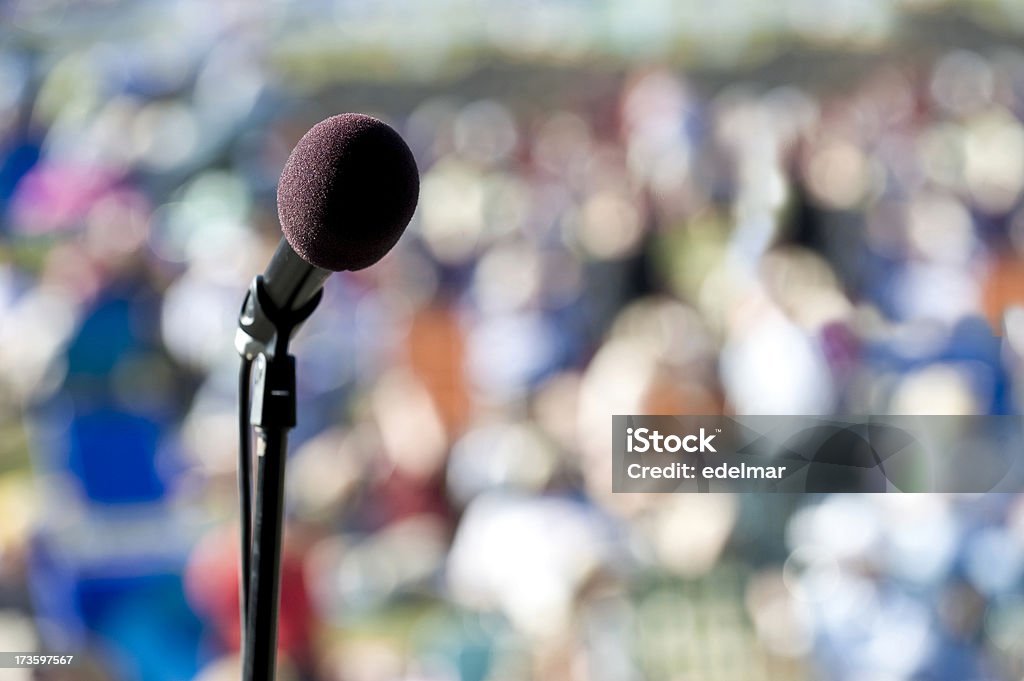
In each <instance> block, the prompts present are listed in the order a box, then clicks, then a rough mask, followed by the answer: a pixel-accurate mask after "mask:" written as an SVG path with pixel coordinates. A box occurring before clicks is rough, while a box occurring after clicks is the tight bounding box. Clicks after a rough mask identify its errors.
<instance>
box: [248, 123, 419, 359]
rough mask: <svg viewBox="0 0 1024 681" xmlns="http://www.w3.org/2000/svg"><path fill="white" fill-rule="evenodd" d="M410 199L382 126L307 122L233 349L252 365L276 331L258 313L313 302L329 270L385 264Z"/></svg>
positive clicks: (412, 187) (414, 194) (407, 179)
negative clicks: (276, 229) (271, 243)
mask: <svg viewBox="0 0 1024 681" xmlns="http://www.w3.org/2000/svg"><path fill="white" fill-rule="evenodd" d="M418 198H419V171H418V170H417V168H416V161H415V159H414V158H413V155H412V152H411V151H410V150H409V147H408V146H407V145H406V143H405V141H404V140H402V138H401V136H400V135H399V134H398V133H397V132H395V131H394V130H393V129H392V128H391V127H390V126H388V125H387V124H386V123H384V122H382V121H379V120H377V119H376V118H373V117H372V116H366V115H363V114H354V113H347V114H340V115H337V116H332V117H331V118H328V119H326V120H323V121H321V122H320V123H317V124H316V125H314V126H313V127H312V128H311V129H310V130H309V132H307V133H306V134H305V135H303V136H302V139H300V140H299V143H298V144H297V145H295V149H293V150H292V153H291V155H290V156H289V157H288V160H287V162H286V163H285V166H284V170H283V171H282V172H281V179H280V180H279V181H278V185H277V214H278V218H279V219H280V221H281V231H282V232H283V233H284V237H283V238H282V239H281V242H280V243H279V244H278V246H277V250H276V251H275V252H274V255H273V257H272V258H271V260H270V264H269V265H268V266H267V269H266V271H265V272H264V273H263V275H262V276H261V277H257V278H256V280H255V281H254V282H253V285H252V287H251V288H250V290H249V293H248V295H247V296H246V298H245V302H244V303H243V304H242V311H241V314H240V315H239V322H238V331H237V332H236V334H235V348H236V349H237V350H238V352H239V353H240V354H242V355H243V356H245V357H250V358H251V357H253V356H255V355H256V354H257V353H258V352H260V351H263V350H266V349H267V348H268V347H269V345H270V344H271V342H272V341H273V339H274V336H275V335H276V332H277V329H276V326H275V324H274V323H273V322H272V321H271V320H270V319H269V318H268V316H267V315H268V314H269V313H270V312H269V311H267V310H263V309H262V308H263V307H264V306H270V307H272V308H273V311H274V312H278V313H282V314H285V315H292V314H297V313H299V312H300V311H301V310H303V309H304V308H305V307H307V306H310V305H315V301H316V300H318V299H319V295H320V292H321V290H322V288H323V285H324V282H325V281H326V280H327V277H329V276H330V274H331V272H340V271H343V270H361V269H363V268H365V267H369V266H370V265H372V264H374V263H375V262H377V261H378V260H380V259H381V258H383V257H384V255H385V254H387V252H388V251H390V250H391V248H392V247H393V246H394V245H395V244H396V243H397V242H398V239H399V237H401V236H402V233H403V232H404V231H405V228H406V226H407V225H408V224H409V220H410V219H412V214H413V212H414V211H415V210H416V202H417V200H418ZM261 298H262V300H261ZM310 311H311V310H310ZM299 316H302V315H299Z"/></svg>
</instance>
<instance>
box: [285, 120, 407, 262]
mask: <svg viewBox="0 0 1024 681" xmlns="http://www.w3.org/2000/svg"><path fill="white" fill-rule="evenodd" d="M419 187H420V180H419V172H418V171H417V169H416V161H415V160H414V159H413V155H412V152H411V151H410V150H409V147H408V146H407V145H406V144H405V141H404V140H402V138H401V136H399V134H398V133H397V132H395V131H394V130H393V129H392V128H391V127H390V126H388V125H387V124H386V123H383V122H382V121H379V120H377V119H376V118H373V117H372V116H365V115H363V114H354V113H347V114H340V115H338V116H332V117H331V118H328V119H327V120H324V121H321V122H320V123H317V124H316V125H314V126H313V127H312V128H311V129H310V130H309V132H307V133H306V134H305V135H303V137H302V139H300V140H299V143H298V144H297V145H296V146H295V149H294V150H293V151H292V153H291V155H290V156H289V157H288V161H287V162H286V163H285V166H284V170H283V171H282V173H281V180H280V182H279V183H278V185H277V214H278V217H279V218H280V220H281V230H282V231H283V232H284V236H285V239H287V240H288V243H289V244H290V245H291V247H292V249H293V250H294V251H295V252H296V253H297V254H298V255H299V256H301V257H302V258H304V259H305V260H306V261H307V262H309V263H310V264H311V265H315V266H316V267H321V268H323V269H326V270H334V271H341V270H359V269H362V268H364V267H369V266H370V265H372V264H374V263H375V262H377V261H378V260H380V259H381V258H382V257H384V255H385V254H386V253H387V252H388V251H389V250H391V247H392V246H394V245H395V243H397V242H398V238H399V237H400V236H402V232H404V231H405V228H406V225H408V224H409V220H410V219H411V218H412V214H413V211H415V210H416V201H417V199H418V198H419Z"/></svg>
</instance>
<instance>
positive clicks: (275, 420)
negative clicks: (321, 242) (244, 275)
mask: <svg viewBox="0 0 1024 681" xmlns="http://www.w3.org/2000/svg"><path fill="white" fill-rule="evenodd" d="M320 298H321V293H320V292H318V293H317V295H316V296H315V297H314V298H313V299H312V300H310V301H309V302H308V303H306V304H305V305H303V306H302V307H301V308H299V309H297V310H282V309H280V308H278V307H276V306H275V305H274V304H273V302H272V301H271V300H270V298H269V296H268V295H267V293H266V291H265V290H264V286H263V278H262V277H256V278H255V279H254V280H253V282H252V285H251V286H250V288H249V292H248V295H247V296H246V299H245V302H244V303H243V305H242V313H241V315H240V317H239V331H238V334H237V335H236V337H235V345H236V347H237V348H238V350H239V353H240V354H241V355H242V377H241V381H240V384H241V390H240V393H239V421H240V425H241V428H240V433H239V434H240V442H239V455H240V456H239V493H240V494H239V497H240V501H241V525H242V532H241V535H242V574H241V578H240V584H239V590H240V606H241V608H240V609H241V621H242V641H241V654H242V680H243V681H273V680H274V674H275V665H276V657H277V620H278V607H279V602H280V582H281V575H280V572H281V532H282V515H283V509H284V472H285V459H286V457H287V454H288V431H289V430H291V429H292V428H293V427H295V423H296V413H295V412H296V409H295V358H294V357H293V356H292V355H290V354H288V342H289V341H290V339H291V334H292V333H293V332H294V331H295V329H296V328H298V326H299V325H300V324H302V322H303V321H305V320H306V318H308V317H309V315H310V314H312V313H313V310H314V309H316V306H317V305H318V304H319V302H320ZM250 381H251V398H252V403H251V405H249V404H245V402H246V401H248V398H249V396H250V390H249V389H248V388H250V385H249V383H250ZM253 428H255V431H256V435H257V447H256V460H257V467H256V493H255V503H254V504H252V506H253V508H252V509H250V494H251V490H252V488H251V484H252V482H251V477H252V476H251V466H252V457H251V452H250V436H251V431H252V429H253Z"/></svg>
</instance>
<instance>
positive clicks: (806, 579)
mask: <svg viewBox="0 0 1024 681" xmlns="http://www.w3.org/2000/svg"><path fill="white" fill-rule="evenodd" d="M58 4H60V3H39V6H40V7H43V6H45V8H44V9H39V10H37V9H34V8H33V7H34V6H32V3H14V5H13V6H12V8H3V9H0V12H7V13H8V16H9V17H10V18H12V23H11V26H10V27H8V28H6V29H4V31H5V34H6V35H8V36H9V37H10V36H14V37H18V38H19V39H18V40H14V39H13V38H12V39H11V40H10V41H8V42H7V43H5V44H4V45H3V46H0V649H2V650H12V651H13V650H24V651H29V650H36V649H40V650H46V651H53V652H57V653H72V652H73V653H75V654H76V655H77V656H78V658H77V659H78V664H76V665H75V666H74V667H73V668H71V669H68V670H61V671H59V672H57V671H54V670H46V671H40V672H36V673H35V675H33V674H31V673H29V672H28V671H27V670H4V672H3V678H4V679H8V678H10V679H13V680H15V681H20V680H22V679H30V678H43V679H48V678H55V679H57V678H59V679H74V680H76V681H77V680H78V679H81V680H83V681H85V680H88V681H93V680H96V681H99V680H100V679H116V680H118V681H121V680H125V681H179V680H181V681H184V680H186V679H193V678H195V679H200V680H202V681H220V680H221V679H232V678H237V677H238V673H239V672H238V668H237V647H238V639H239V627H238V576H237V570H238V565H237V563H238V556H237V552H238V541H237V524H238V518H237V511H236V508H235V504H236V495H237V486H236V478H235V466H236V457H237V449H236V447H237V445H236V437H237V432H236V414H235V409H236V404H235V399H236V391H237V383H236V380H237V379H236V373H237V362H238V357H237V355H236V354H235V352H234V349H233V347H232V340H233V332H234V326H235V323H236V319H237V314H238V308H239V306H240V304H241V300H242V297H243V295H244V292H245V290H246V286H247V284H248V283H249V280H250V279H251V277H252V276H253V275H254V274H256V273H258V272H260V271H262V269H263V267H264V266H265V264H266V262H267V261H268V259H269V255H270V253H271V252H272V251H273V248H274V247H275V246H276V243H277V241H278V239H279V238H280V232H279V229H278V226H277V218H276V207H275V189H276V182H277V177H278V174H279V172H280V169H281V167H282V166H283V164H284V161H285V159H286V158H287V155H288V153H289V152H290V150H291V148H292V146H293V145H294V143H295V142H296V141H297V140H298V139H299V137H300V136H301V135H302V134H303V133H304V132H305V131H306V130H307V129H308V128H309V127H310V126H311V125H312V124H314V123H316V122H317V121H319V120H321V119H322V118H325V117H327V116H329V115H332V114H334V113H338V112H341V111H348V110H355V111H363V112H365V113H370V114H374V115H377V116H379V117H381V118H382V119H384V120H386V121H388V122H389V123H390V124H392V125H393V126H394V127H395V128H396V129H397V130H399V132H401V133H402V135H403V136H404V137H405V139H406V140H407V142H408V143H409V145H410V147H411V148H412V149H413V151H414V154H415V156H416V159H417V163H418V165H419V169H420V173H421V194H420V202H419V208H418V211H417V214H416V216H415V217H414V219H413V222H412V224H411V225H410V227H409V230H408V232H407V233H406V235H405V236H404V237H403V239H402V241H401V242H400V243H399V245H398V246H397V247H396V249H395V250H394V251H393V252H392V253H391V254H390V255H388V256H387V257H386V258H385V259H384V260H383V261H382V262H380V263H379V264H378V265H376V266H374V267H372V268H370V269H368V270H365V271H360V272H355V273H344V274H339V275H336V276H333V277H332V278H331V279H330V280H329V282H328V284H327V286H326V291H325V296H324V301H323V303H322V305H321V306H320V309H319V310H318V311H317V313H316V315H314V316H313V317H312V319H311V320H310V321H309V322H308V323H307V325H306V327H305V328H304V329H303V330H302V332H301V334H300V335H299V337H298V339H297V340H296V342H295V344H294V352H295V354H296V355H297V357H298V376H299V384H300V385H299V425H298V427H297V429H296V430H295V431H294V434H293V438H292V441H291V449H292V451H291V455H290V457H289V461H288V476H287V510H286V516H287V518H286V534H285V545H284V563H283V578H282V580H283V584H282V605H281V610H282V612H281V617H282V620H281V627H280V639H281V640H280V645H281V650H282V654H281V658H282V661H281V665H282V670H281V678H282V679H286V680H292V679H294V680H296V681H393V680H399V679H401V680H404V681H428V680H429V681H504V680H511V679H516V680H519V679H537V680H544V681H547V680H555V679H581V680H582V679H594V680H597V681H602V680H608V681H630V680H636V681H641V680H661V679H665V680H671V681H684V680H692V679H708V680H714V679H723V680H724V679H729V680H740V679H749V680H751V681H754V680H757V681H773V680H786V681H795V680H799V679H821V680H825V681H866V680H868V679H871V680H872V681H890V680H891V681H903V680H907V681H910V680H922V681H923V680H929V681H933V680H934V681H939V680H942V681H947V680H948V681H965V680H977V681H984V680H993V681H994V680H1004V679H1019V678H1021V677H1022V675H1024V591H1022V588H1021V587H1022V580H1024V498H1020V497H1015V496H1011V495H989V496H978V497H971V498H967V497H956V496H940V495H890V496H868V495H862V496H843V495H832V496H821V497H814V498H795V497H790V496H784V495H778V496H771V495H767V496H754V495H727V494H715V495H670V494H663V495H643V494H613V493H612V492H611V480H612V476H611V466H610V452H611V415H613V414H718V413H727V414H810V415H829V414H1016V413H1018V412H1019V411H1020V400H1021V399H1022V397H1024V396H1022V394H1021V391H1022V390H1024V380H1022V379H1024V312H1022V311H1021V309H1018V308H1017V307H1016V305H1017V304H1018V303H1022V302H1024V51H1022V50H1021V49H1019V48H1017V47H1012V46H1011V45H1012V42H1011V41H999V40H996V39H993V41H992V45H991V47H989V48H985V49H957V48H950V49H943V50H934V51H933V52H930V53H927V54H916V53H915V54H909V55H907V54H903V53H900V52H898V51H896V50H893V51H892V52H889V53H885V54H884V58H881V59H879V60H877V62H874V63H872V64H871V65H870V66H868V67H866V68H864V69H863V72H861V73H858V74H857V75H855V76H851V77H846V78H844V79H842V80H841V81H838V80H837V82H825V83H819V84H817V85H816V86H814V87H810V86H807V85H805V84H803V83H801V82H800V78H798V77H795V76H794V77H790V75H791V74H782V75H781V76H780V77H779V78H778V79H777V80H780V81H781V82H782V84H779V83H778V82H775V83H771V84H766V83H764V82H762V81H760V80H756V79H755V80H748V79H745V78H743V77H742V75H741V73H742V71H741V69H739V68H738V67H737V69H736V71H735V74H736V75H735V77H734V78H730V79H729V80H730V81H733V82H729V83H726V84H724V85H723V84H721V83H718V84H709V83H708V82H704V80H703V79H700V78H695V77H693V76H691V75H688V73H687V70H686V69H683V68H679V67H677V66H675V65H669V64H670V63H672V62H671V61H670V60H649V59H648V60H644V63H643V64H639V65H638V64H636V63H634V64H633V65H630V66H628V67H621V66H615V65H610V64H600V65H597V64H588V63H586V61H585V60H583V61H580V60H579V59H578V55H577V61H576V62H572V60H567V62H566V63H559V64H558V66H557V73H558V75H557V76H556V77H554V78H553V79H551V80H546V81H544V82H545V83H547V84H548V85H547V86H546V87H545V89H544V90H543V91H538V88H537V87H535V86H532V85H531V84H534V85H535V83H536V79H533V78H532V77H531V73H533V70H532V68H533V67H530V66H528V65H523V64H519V65H518V66H517V65H516V64H515V59H510V61H511V62H512V64H511V65H509V66H508V68H505V69H504V70H502V69H499V70H495V71H494V72H489V73H490V75H489V78H496V79H500V84H499V86H498V87H494V85H493V83H489V84H487V86H486V87H485V88H484V89H485V90H486V92H487V94H485V95H476V94H474V93H473V90H474V87H476V86H475V85H473V82H475V81H473V78H472V77H470V76H466V77H465V79H464V80H460V79H459V78H460V77H458V76H454V75H453V76H451V79H449V80H445V79H439V80H437V81H430V83H431V84H430V85H428V86H425V85H424V84H423V80H422V79H426V78H427V76H426V75H424V74H426V73H428V72H429V73H430V74H431V77H435V76H436V74H434V73H433V71H432V70H431V67H430V64H432V63H434V62H430V59H429V58H428V57H424V59H425V60H426V63H425V64H423V65H421V66H422V68H421V69H419V70H418V69H417V68H416V67H415V65H413V64H409V63H403V64H402V65H400V66H394V65H392V67H393V68H394V69H395V70H396V71H399V72H402V73H406V72H412V73H414V74H415V75H416V77H417V78H419V79H421V80H417V79H413V80H412V81H401V80H399V81H394V82H381V83H374V84H373V85H368V84H366V83H365V82H359V81H358V80H355V81H352V82H350V81H351V78H350V72H348V71H344V70H343V71H342V72H341V74H340V75H339V76H338V77H337V80H338V82H330V79H329V78H328V77H327V76H325V75H324V74H323V73H320V72H319V71H317V75H316V78H313V80H314V81H315V83H314V84H311V80H310V68H312V67H309V64H308V63H307V61H308V60H309V59H311V57H309V56H308V54H312V53H314V52H310V53H306V52H303V51H302V49H303V48H302V46H298V45H295V44H293V43H291V42H289V43H285V44H284V46H283V47H280V49H281V50H285V51H286V52H287V54H286V58H282V57H281V55H280V54H278V55H276V57H277V58H276V59H275V58H273V56H274V55H272V54H271V50H268V48H267V43H268V42H269V41H270V39H271V38H270V37H269V34H270V33H271V31H269V30H267V27H268V26H271V25H273V26H278V25H280V24H285V25H286V24H288V21H291V20H293V19H294V16H293V15H294V14H295V13H298V12H299V10H298V9H295V8H294V7H293V8H292V9H291V10H290V11H289V12H285V11H284V10H283V9H280V7H279V6H278V5H277V4H276V3H269V4H268V9H264V10H261V11H256V10H244V9H243V8H242V7H241V6H235V5H233V4H232V3H215V4H214V5H213V6H212V7H211V8H209V9H208V10H207V8H206V7H205V5H202V4H199V3H187V2H183V3H177V4H175V3H171V4H170V6H173V7H174V8H175V9H174V11H173V12H172V13H171V14H170V18H171V19H173V21H174V22H176V23H175V24H174V25H175V26H176V27H177V29H178V30H176V31H175V32H173V33H172V32H170V31H168V32H167V33H166V35H164V36H163V37H161V34H160V33H159V32H158V33H156V34H153V35H149V34H144V33H140V34H139V37H129V35H133V34H132V26H133V25H135V24H136V23H137V22H144V21H146V20H151V19H152V17H148V19H147V16H146V12H147V11H148V12H153V11H156V10H155V9H154V8H155V7H162V6H163V3H138V4H137V5H133V7H132V10H131V12H129V13H128V14H127V15H126V16H127V17H129V19H126V20H125V21H124V22H121V23H119V24H112V25H113V26H114V27H115V28H119V29H123V31H124V32H123V33H121V32H118V31H115V30H114V29H110V30H108V31H106V32H104V31H103V30H101V29H98V28H96V27H95V26H92V27H89V29H88V30H86V31H84V33H85V34H87V35H93V34H92V33H89V32H88V31H89V30H91V31H94V32H98V33H99V34H100V37H99V38H95V37H92V38H90V39H89V40H81V39H79V40H76V36H80V35H82V34H83V31H79V32H78V33H76V32H75V31H72V30H69V31H67V32H61V31H60V30H58V29H57V27H60V26H64V25H65V24H61V23H60V22H57V23H56V24H55V25H54V27H51V28H52V33H51V34H49V39H50V40H51V41H52V42H51V43H47V44H43V45H40V44H38V43H36V42H33V40H31V39H30V38H31V36H33V35H37V33H34V31H38V30H39V25H40V24H41V22H42V21H43V19H42V18H41V17H44V16H51V15H50V14H45V15H44V14H43V13H42V12H44V10H45V11H46V12H52V11H54V10H53V6H56V5H58ZM96 4H97V7H99V9H98V10H96V11H100V10H102V11H103V12H109V11H111V9H112V8H113V7H117V6H118V3H111V4H110V5H111V6H110V7H107V6H106V5H104V3H96ZM350 4H351V5H352V7H349V5H350ZM499 4H500V3H499ZM654 4H657V3H654ZM755 4H756V3H755ZM790 4H791V5H794V6H795V5H800V6H803V5H808V7H809V5H810V3H790ZM830 4H835V3H824V5H830ZM840 4H842V3H840ZM888 4H889V3H884V2H881V1H880V0H879V1H877V2H873V3H864V5H865V6H869V5H870V6H875V7H884V6H888ZM919 4H921V5H927V4H936V3H923V2H922V3H919ZM940 4H941V3H940ZM996 4H998V3H996ZM338 5H339V7H344V8H345V12H344V14H345V17H346V19H347V20H350V19H352V16H350V15H358V12H356V11H355V10H354V9H353V7H357V6H360V3H338ZM846 5H847V6H851V5H850V3H846ZM61 6H62V7H63V5H61ZM319 6H320V3H310V5H309V7H310V8H313V7H319ZM644 6H645V7H646V5H644ZM659 6H660V5H659ZM1006 6H1007V7H1010V6H1011V5H1010V4H1009V3H1007V4H1006ZM64 9H65V11H66V12H68V13H69V15H71V19H73V21H72V20H71V19H69V22H68V23H69V24H70V25H74V26H79V25H80V24H81V22H82V21H83V18H82V15H81V14H77V12H80V11H81V10H79V9H76V8H72V7H70V6H68V7H65V8H64ZM126 11H127V10H126ZM309 11H310V12H311V13H312V14H314V15H315V12H314V11H313V10H309ZM338 11H339V12H341V11H342V10H340V9H339V10H338ZM851 11H852V10H851ZM649 13H650V12H649ZM652 15H653V16H656V13H653V14H652ZM645 16H646V15H645ZM164 18H167V17H166V16H165V17H164ZM376 20H377V21H378V22H379V21H380V17H377V18H376ZM868 23H869V24H870V22H868ZM641 24H642V22H641ZM373 25H376V24H373ZM517 25H518V24H515V23H514V22H513V23H511V24H509V26H506V27H505V30H504V31H502V32H501V35H502V36H504V37H503V38H502V40H504V41H505V42H501V40H499V41H498V42H499V44H500V45H505V47H507V45H506V43H507V42H511V41H513V39H514V36H512V35H511V33H510V31H511V30H512V28H514V27H515V26H517ZM808 25H810V24H808ZM641 27H642V26H641ZM186 28H187V30H185V29H186ZM634 28H635V29H636V30H637V31H639V30H640V29H639V28H636V27H635V26H634ZM805 28H806V27H805ZM826 28H829V30H831V31H833V32H835V31H839V30H840V29H839V27H838V25H837V24H836V25H833V24H830V25H829V26H826ZM404 30H407V31H408V33H407V34H403V35H408V36H410V37H411V38H412V37H414V38H415V40H414V41H413V42H412V47H410V48H409V49H410V50H411V51H412V52H415V50H416V49H418V50H421V51H422V53H423V54H425V55H434V56H435V57H436V55H437V53H438V52H437V51H438V49H440V48H438V47H437V45H434V44H432V43H431V42H430V40H429V37H430V34H429V33H427V32H424V31H420V32H416V31H414V30H413V29H411V28H408V29H404ZM495 30H497V29H495ZM807 30H810V29H807ZM19 31H23V33H20V32H19ZM826 33H827V32H826ZM278 37H279V36H278ZM324 40H326V38H325V39H324ZM496 40H497V39H496ZM521 40H522V41H524V44H528V45H533V43H529V41H527V40H526V38H521ZM538 40H539V38H538ZM417 41H418V42H417ZM314 45H319V46H320V48H321V49H324V50H326V52H327V54H326V56H325V57H324V58H325V59H327V60H328V61H327V62H325V63H330V61H329V58H330V56H331V53H330V50H329V49H327V48H326V47H325V46H324V44H322V43H314ZM570 45H575V48H574V49H577V50H579V49H582V48H581V47H580V45H579V44H578V43H571V42H570ZM534 47H536V45H534ZM548 48H550V45H548ZM305 49H308V50H313V49H314V48H313V47H312V46H309V45H307V46H305ZM339 49H340V48H339ZM366 49H367V50H368V51H369V52H370V54H368V56H367V57H366V58H367V59H372V58H377V59H378V61H377V62H374V63H375V64H376V66H375V67H374V68H376V69H377V70H378V71H380V70H384V71H386V70H387V66H386V64H387V63H388V62H387V60H386V59H385V60H384V63H385V65H383V66H382V65H381V63H380V61H379V60H380V59H381V58H382V57H381V56H380V55H375V54H372V51H371V50H370V47H366ZM524 49H525V48H524ZM531 49H532V48H531ZM538 49H539V48H538ZM567 49H568V47H567ZM567 54H568V52H567ZM303 55H306V56H303ZM814 59H815V57H814V56H813V54H811V55H808V57H807V60H808V64H807V66H806V68H807V69H808V70H811V71H813V70H814V69H815V65H814V63H813V62H814ZM303 65H305V66H303ZM356 66H358V63H357V64H356ZM435 66H436V64H435ZM307 67H308V68H307ZM353 68H355V67H353ZM551 68H552V70H555V67H551ZM820 68H824V67H820ZM289 69H292V71H289ZM313 70H316V69H313ZM371 71H372V69H371ZM296 74H298V75H296ZM299 75H301V76H303V77H301V78H300V77H299ZM819 75H820V74H819ZM293 77H294V79H293ZM819 80H820V79H819ZM825 80H826V81H828V78H827V77H826V78H825ZM552 83H553V84H552ZM463 86H464V87H463ZM1022 309H1024V308H1022Z"/></svg>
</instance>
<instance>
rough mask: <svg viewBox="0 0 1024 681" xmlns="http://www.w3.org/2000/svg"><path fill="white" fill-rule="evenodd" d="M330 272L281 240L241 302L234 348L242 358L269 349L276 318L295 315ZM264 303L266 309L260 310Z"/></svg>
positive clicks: (272, 340) (274, 331)
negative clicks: (264, 268) (312, 263)
mask: <svg viewBox="0 0 1024 681" xmlns="http://www.w3.org/2000/svg"><path fill="white" fill-rule="evenodd" d="M331 274H333V272H332V271H331V270H325V269H323V268H321V267H316V266H315V265H311V264H309V262H307V261H306V260H305V259H304V258H303V257H302V256H300V255H299V254H298V253H296V252H295V249H293V248H292V247H291V244H289V243H288V240H287V239H281V242H280V243H279V244H278V245H277V250H275V251H274V255H273V257H271V259H270V263H269V264H268V265H267V269H266V270H265V271H264V272H263V274H262V275H261V276H258V277H256V278H255V279H254V280H253V282H252V285H251V286H250V287H249V291H248V292H247V293H246V296H245V300H244V301H243V302H242V311H241V312H240V313H239V315H238V330H237V331H235V350H237V351H238V353H239V354H240V355H242V356H243V357H249V358H253V357H255V356H256V355H257V354H259V353H260V352H266V351H268V350H270V349H272V345H273V342H274V338H275V336H276V335H277V332H278V330H279V329H278V324H279V317H280V316H281V315H282V314H284V315H286V316H292V315H295V314H296V313H298V312H299V311H300V310H302V308H304V307H305V306H307V305H310V304H312V303H313V300H314V299H315V298H317V297H318V295H319V294H320V291H321V290H322V289H323V286H324V282H325V281H327V277H329V276H331ZM261 295H262V300H261ZM268 303H269V307H270V308H271V309H270V310H267V309H264V308H265V307H267V306H268V305H267V304H268ZM300 325H301V323H300V324H299V325H297V326H296V327H295V328H294V329H292V330H293V331H294V330H296V329H297V328H298V326H300Z"/></svg>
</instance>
